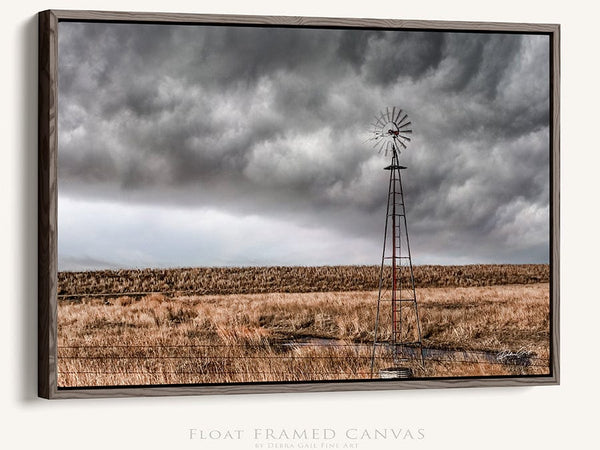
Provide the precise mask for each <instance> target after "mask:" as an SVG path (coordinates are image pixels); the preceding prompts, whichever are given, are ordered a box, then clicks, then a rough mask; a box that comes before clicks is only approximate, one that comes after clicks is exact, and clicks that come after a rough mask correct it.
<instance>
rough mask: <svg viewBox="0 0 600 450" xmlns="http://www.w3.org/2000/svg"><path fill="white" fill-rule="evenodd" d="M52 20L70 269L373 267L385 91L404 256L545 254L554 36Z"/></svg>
mask: <svg viewBox="0 0 600 450" xmlns="http://www.w3.org/2000/svg"><path fill="white" fill-rule="evenodd" d="M59 31H60V32H59V266H60V267H61V268H62V269H77V268H89V267H97V268H99V267H120V266H126V267H132V266H133V267H137V266H162V267H164V266H175V265H185V266H190V265H235V264H240V265H248V264H252V265H269V264H302V265H311V264H341V263H345V262H346V263H357V264H359V263H375V264H376V263H378V258H380V246H381V239H382V233H383V223H384V222H383V221H384V215H385V201H386V195H387V176H388V172H386V171H383V170H382V169H383V167H384V166H385V165H387V164H389V161H388V158H385V157H384V156H383V155H381V154H378V153H377V151H376V149H373V148H372V146H371V144H370V143H369V142H367V139H368V137H369V135H368V130H369V123H372V122H373V118H374V116H375V115H376V114H378V113H379V111H381V110H382V109H385V107H386V106H392V105H397V106H400V107H401V108H402V109H404V110H405V111H407V112H408V114H409V115H410V118H411V120H412V123H413V128H414V133H413V134H414V139H413V141H412V142H411V143H410V146H409V148H408V149H407V150H405V151H403V152H402V154H401V156H400V158H401V161H402V163H403V164H404V165H406V166H408V167H409V168H408V170H407V171H405V173H404V175H403V177H404V179H403V182H404V190H405V200H406V208H407V214H408V220H409V231H410V234H411V243H412V247H413V257H414V259H415V262H416V263H420V264H425V263H443V264H462V263H480V262H547V261H548V251H549V240H548V238H549V54H548V51H549V39H548V36H544V35H518V34H494V33H458V32H456V33H449V32H436V31H427V32H417V31H378V30H351V29H347V30H345V29H304V28H271V27H269V28H262V27H231V26H191V25H158V24H156V25H153V24H114V23H73V22H65V23H60V25H59ZM61 206H62V207H61ZM215 224H219V226H218V227H217V226H216V225H215ZM144 236H145V238H142V237H144ZM173 249H177V252H174V250H173ZM136 255H137V256H136ZM85 261H89V263H86V262H85Z"/></svg>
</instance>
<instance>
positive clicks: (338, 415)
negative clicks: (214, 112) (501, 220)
mask: <svg viewBox="0 0 600 450" xmlns="http://www.w3.org/2000/svg"><path fill="white" fill-rule="evenodd" d="M590 4H591V3H589V2H578V1H570V2H554V1H530V2H523V1H522V0H516V1H515V0H507V1H503V2H496V3H489V2H476V1H466V0H455V1H453V2H443V1H420V2H396V1H380V0H373V1H370V2H348V1H332V2H322V1H316V0H306V1H302V2H286V3H284V2H276V1H267V0H255V1H253V2H242V1H239V0H223V1H221V2H210V3H208V2H194V1H186V0H171V1H169V2H164V1H157V0H144V1H141V0H119V1H116V0H104V1H102V2H98V1H95V2H94V1H73V0H60V1H56V2H44V1H33V0H22V1H19V2H9V3H8V4H7V5H5V7H4V10H5V13H4V17H5V19H4V21H5V25H4V26H3V27H2V29H1V31H0V32H1V33H2V39H1V40H0V41H1V42H2V55H3V57H4V58H5V63H4V70H3V71H2V75H1V77H2V83H1V85H2V96H1V97H0V98H1V99H2V102H1V106H0V108H1V111H2V123H4V125H3V127H2V130H3V138H4V139H3V141H4V148H3V151H2V152H0V171H1V176H0V196H1V198H2V211H3V214H2V215H1V217H0V223H1V229H2V237H1V239H2V245H1V247H0V248H1V249H2V252H1V255H0V261H1V264H2V266H1V268H2V270H0V276H1V277H2V280H1V284H0V285H1V286H3V288H4V290H3V296H4V299H3V301H2V310H3V320H2V327H0V336H1V341H0V342H2V343H3V345H1V346H0V351H1V352H2V357H1V360H2V362H3V369H2V371H1V375H0V376H1V377H2V382H1V383H0V389H1V392H2V394H1V398H2V401H1V406H0V408H1V410H2V413H3V414H2V419H3V421H2V422H3V423H2V427H1V429H2V431H1V432H0V442H2V444H4V445H3V447H4V448H19V447H26V448H35V446H39V448H57V449H58V448H60V449H61V450H67V449H79V448H82V447H85V448H88V449H105V448H114V449H120V448H144V449H161V448H184V449H185V448H190V449H192V448H193V449H229V448H231V449H233V448H235V449H249V448H258V447H257V446H260V445H261V444H262V445H263V447H262V448H302V447H304V448H344V445H346V446H347V447H346V448H352V446H354V448H362V449H387V448H389V449H392V448H394V449H398V448H408V449H413V448H414V449H440V448H457V449H459V448H460V449H480V448H488V449H506V448H515V449H516V448H546V449H562V448H566V447H567V446H571V445H573V446H574V447H575V448H577V447H578V446H579V447H582V448H588V446H587V445H585V444H586V443H587V442H597V437H596V432H595V430H594V428H593V427H594V426H595V425H596V423H595V421H594V420H593V417H594V416H595V415H596V414H595V406H596V405H595V403H596V401H597V400H598V381H597V379H596V378H597V376H596V375H597V373H598V369H599V365H598V358H597V357H596V355H595V354H594V353H593V352H592V345H594V344H595V341H596V339H595V338H596V336H595V334H594V333H595V332H596V331H597V329H598V327H597V318H598V317H599V315H600V314H599V313H600V311H599V308H598V303H599V302H598V294H597V291H596V290H595V289H596V288H595V287H594V284H593V282H595V281H596V277H597V271H596V270H595V266H594V264H593V262H595V260H596V257H597V255H598V254H600V248H599V247H600V246H599V242H598V232H597V230H596V228H597V223H598V220H597V219H598V217H599V214H598V210H597V206H596V204H597V200H598V198H597V197H598V194H599V193H600V192H599V191H600V190H599V188H598V184H597V176H596V174H597V172H598V167H600V158H599V156H598V154H599V153H598V143H597V142H598V138H597V136H598V133H597V130H598V104H599V103H600V98H599V95H598V89H597V78H598V75H599V69H600V64H599V62H598V58H597V48H598V44H599V43H600V40H599V39H598V34H597V32H596V31H594V28H595V27H594V25H596V21H597V17H598V11H597V10H593V9H592V8H593V7H591V6H589V5H590ZM48 8H55V9H105V10H132V11H172V12H197V13H231V14H269V15H303V16H345V17H377V18H406V19H441V20H476V21H506V22H546V23H560V24H561V25H562V49H561V51H562V103H561V107H562V111H561V114H562V130H561V131H562V137H561V139H562V145H561V151H562V157H561V164H562V167H561V169H562V185H561V208H562V215H561V216H562V218H561V235H562V242H561V334H562V342H561V345H562V361H561V364H562V374H561V379H562V383H561V385H560V386H553V387H531V388H503V389H453V390H427V391H404V392H365V393H361V392H356V393H355V392H350V393H327V394H297V395H261V396H256V395H246V396H226V397H218V396H209V397H188V398H160V399H153V398H136V399H104V400H77V401H70V400H69V401H66V400H63V401H46V400H41V399H38V398H37V397H36V292H37V287H36V279H37V274H36V270H37V269H36V261H37V247H36V245H37V243H36V232H37V215H36V201H37V197H36V196H37V194H36V189H37V188H36V183H37V181H36V180H37V162H36V145H37V140H36V139H37V137H36V125H37V119H36V110H37V18H36V16H35V14H36V12H37V11H39V10H44V9H48ZM386 428H387V429H394V430H398V429H402V430H403V431H402V432H401V433H402V437H404V439H402V438H401V439H393V438H392V439H391V438H390V437H389V436H388V439H383V438H382V437H381V435H379V437H378V439H374V434H375V433H374V430H375V429H377V430H380V431H381V430H384V429H386ZM190 429H196V430H197V431H196V434H195V435H194V439H190V431H189V430H190ZM266 429H273V430H274V431H275V433H276V434H277V433H279V434H280V433H281V430H287V431H293V430H294V429H295V430H298V431H300V432H301V431H302V430H307V432H309V433H313V431H312V430H316V431H315V433H317V434H318V436H319V438H318V439H314V440H301V441H295V442H292V441H285V442H284V441H278V440H275V439H264V438H265V436H266V433H267V432H266ZM365 429H366V430H367V433H368V434H369V436H370V438H368V437H367V436H366V435H364V431H362V430H365ZM211 430H213V433H212V437H213V438H215V439H210V437H211V436H210V435H209V436H206V435H204V436H203V435H202V432H204V433H208V432H210V431H211ZM215 430H218V433H217V431H215ZM237 430H240V431H239V432H238V431H237ZM324 430H325V431H324ZM406 430H410V434H411V435H412V436H413V439H411V438H410V436H409V435H408V434H407V432H406ZM419 430H420V431H419ZM227 431H229V432H230V433H229V434H227V433H226V432H227ZM255 433H258V434H259V435H260V436H259V437H261V438H260V439H254V437H255ZM332 433H335V434H336V437H335V438H334V439H328V438H329V437H331V436H332ZM346 433H348V436H345V434H346ZM219 435H220V436H221V439H217V437H218V436H219ZM359 436H362V437H364V439H353V438H354V437H359ZM203 437H208V439H202V438H203ZM228 437H231V439H229V438H228ZM238 437H239V439H238ZM223 438H227V439H223ZM419 438H421V439H419ZM290 443H291V444H290ZM283 444H288V446H287V447H285V445H283ZM313 444H314V445H313ZM578 444H579V445H578ZM289 445H293V447H290V446H289ZM336 445H337V447H336ZM311 446H312V447H311Z"/></svg>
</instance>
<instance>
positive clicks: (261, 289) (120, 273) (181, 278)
mask: <svg viewBox="0 0 600 450" xmlns="http://www.w3.org/2000/svg"><path fill="white" fill-rule="evenodd" d="M380 269H381V268H380V267H379V266H321V267H301V266H295V267H218V268H214V267H205V268H187V269H140V270H100V271H87V272H59V273H58V295H60V296H69V295H75V296H76V295H85V294H101V293H107V294H108V293H110V294H126V293H135V292H163V293H168V292H187V293H195V294H198V295H228V294H262V293H272V292H299V293H300V292H339V291H368V290H374V289H378V287H379V274H380ZM385 275H386V278H388V279H389V278H390V276H391V269H390V268H389V267H386V270H385ZM414 278H415V285H416V287H476V286H493V285H501V284H531V283H540V282H548V280H549V266H548V265H547V264H518V265H517V264H496V265H490V264H476V265H466V266H415V267H414ZM402 279H403V282H404V283H409V273H408V270H407V268H403V270H402Z"/></svg>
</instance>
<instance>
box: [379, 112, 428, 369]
mask: <svg viewBox="0 0 600 450" xmlns="http://www.w3.org/2000/svg"><path fill="white" fill-rule="evenodd" d="M397 111H398V112H397V113H396V108H395V107H394V108H392V109H391V111H390V108H386V111H385V112H382V113H381V114H380V116H379V117H378V118H377V121H376V122H375V123H374V124H373V125H374V127H375V129H374V130H373V133H374V135H375V136H374V138H373V139H372V140H375V146H379V152H380V153H381V152H382V151H384V153H385V155H386V156H388V154H391V164H390V165H389V166H387V167H385V170H389V171H390V179H389V188H388V199H387V211H386V221H385V228H384V237H383V252H382V257H381V271H380V276H379V294H378V298H377V315H376V319H375V330H374V339H373V353H372V358H371V373H373V370H374V364H375V356H376V349H377V347H378V346H384V347H387V348H388V349H389V350H390V351H391V352H392V356H393V362H394V366H398V365H400V364H402V363H403V362H406V361H408V360H411V359H420V362H421V365H422V366H424V365H425V358H424V355H423V343H422V338H421V325H420V321H419V311H418V306H417V295H416V291H415V277H414V272H413V266H412V257H411V252H410V239H409V237H408V227H407V220H406V208H405V205H404V191H403V189H402V172H401V171H402V170H404V169H406V167H405V166H401V165H400V163H399V159H398V158H399V154H400V147H402V148H406V143H407V142H410V137H409V136H407V135H408V134H410V133H412V129H410V125H411V122H410V121H409V120H408V115H407V114H404V115H403V114H402V113H403V112H402V110H401V109H399V108H398V110H397ZM401 116H402V117H401ZM382 311H383V312H384V315H382ZM385 314H389V316H387V317H386V315H385ZM384 318H385V319H387V320H385V323H386V325H387V326H388V327H389V328H390V330H389V337H388V336H386V338H385V340H381V341H378V337H379V333H380V330H379V328H380V327H381V325H382V322H383V321H382V320H381V319H384ZM397 369H402V368H399V367H396V368H390V369H386V370H397ZM405 370H406V371H407V372H408V373H410V369H407V368H406V369H405ZM400 376H402V375H400ZM408 376H410V375H408Z"/></svg>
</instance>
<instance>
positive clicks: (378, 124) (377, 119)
mask: <svg viewBox="0 0 600 450" xmlns="http://www.w3.org/2000/svg"><path fill="white" fill-rule="evenodd" d="M373 117H375V126H377V127H382V126H384V125H385V122H382V121H381V117H383V114H381V115H380V116H373Z"/></svg>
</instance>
